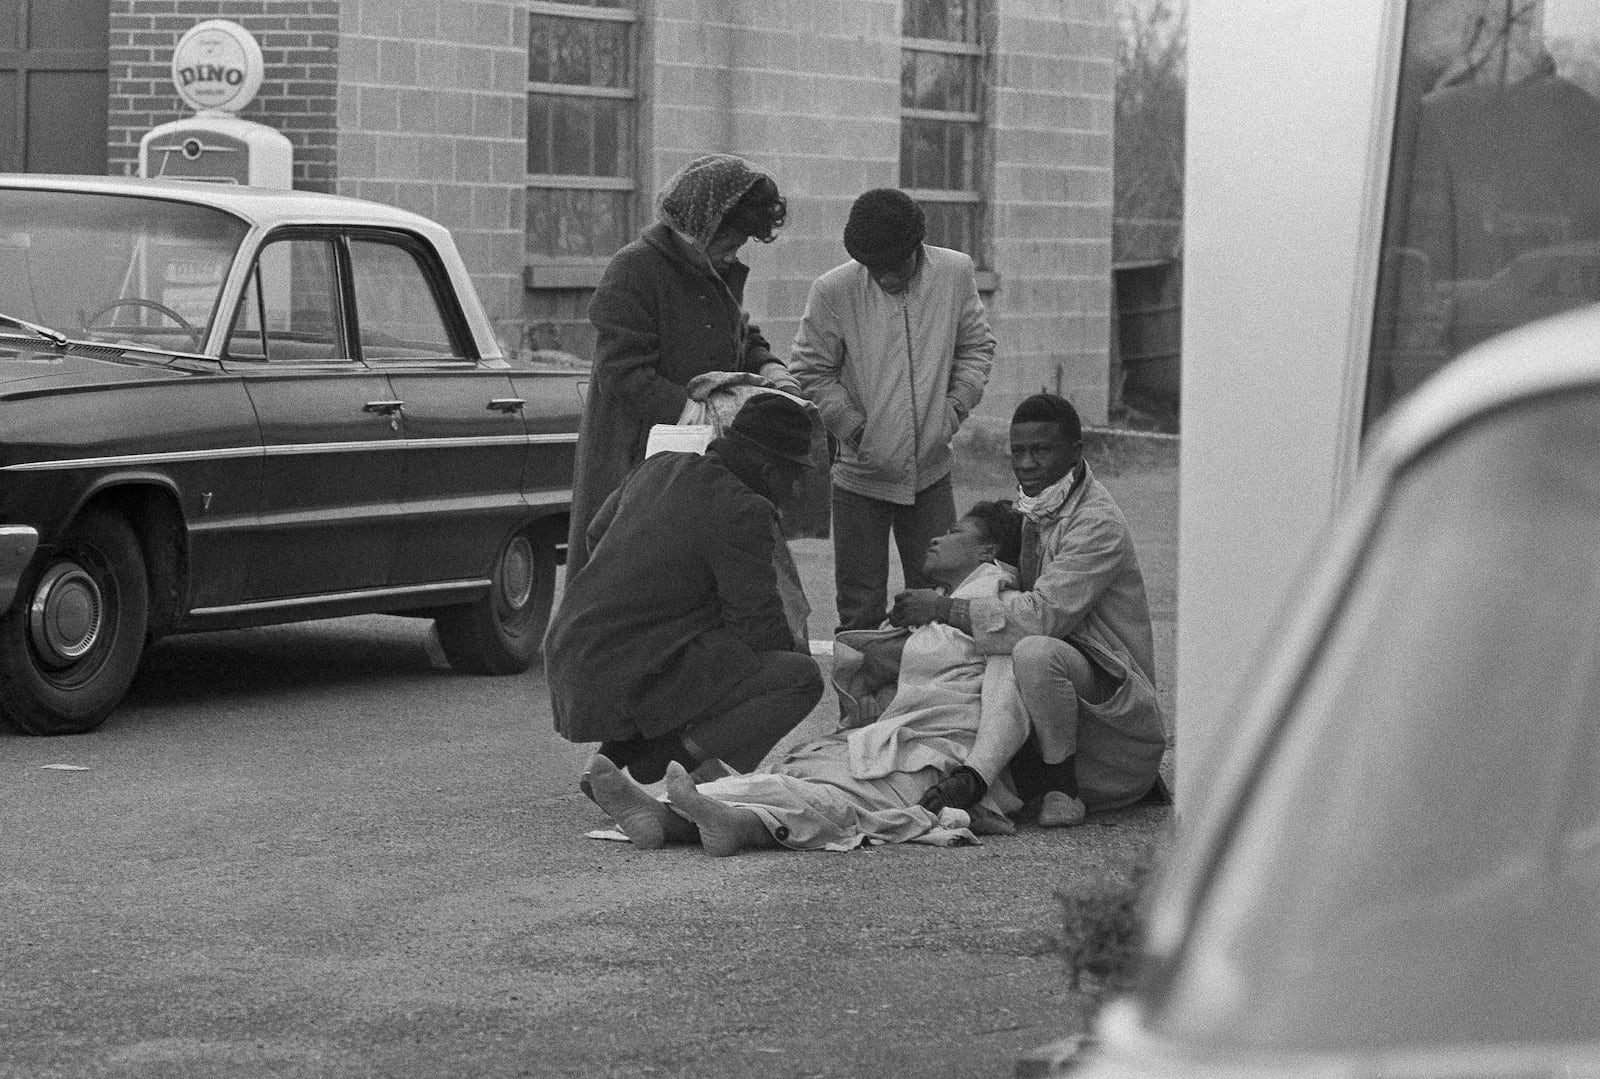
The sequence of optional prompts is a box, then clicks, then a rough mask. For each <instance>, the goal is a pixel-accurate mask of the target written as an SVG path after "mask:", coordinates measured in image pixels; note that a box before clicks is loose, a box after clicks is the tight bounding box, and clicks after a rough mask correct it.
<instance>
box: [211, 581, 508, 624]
mask: <svg viewBox="0 0 1600 1079" xmlns="http://www.w3.org/2000/svg"><path fill="white" fill-rule="evenodd" d="M492 583H493V582H492V581H490V580H489V578H487V577H469V578H466V579H465V580H459V581H441V582H436V583H434V584H410V585H402V586H400V587H398V588H358V589H356V590H355V591H353V592H323V593H321V594H319V595H315V596H290V597H288V598H286V599H258V600H251V601H250V602H249V603H230V604H228V605H227V606H226V607H196V608H195V609H194V610H192V611H190V612H189V617H190V618H215V617H218V616H223V615H234V614H248V613H250V612H252V611H275V610H276V611H281V610H293V609H295V608H298V607H318V606H322V605H324V604H330V603H344V602H346V601H349V600H359V599H372V598H373V597H375V596H419V597H420V596H428V595H433V594H435V593H439V592H459V591H460V590H461V589H463V588H488V587H489V586H490V585H491V584H492Z"/></svg>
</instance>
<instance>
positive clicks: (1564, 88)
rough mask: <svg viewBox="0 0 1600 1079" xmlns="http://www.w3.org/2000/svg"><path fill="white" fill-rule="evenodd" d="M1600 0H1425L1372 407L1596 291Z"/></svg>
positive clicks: (1377, 337)
mask: <svg viewBox="0 0 1600 1079" xmlns="http://www.w3.org/2000/svg"><path fill="white" fill-rule="evenodd" d="M1597 93H1600V0H1545V2H1544V3H1543V4H1531V3H1517V4H1513V5H1507V4H1506V3H1505V2H1504V0H1431V2H1427V3H1424V2H1421V0H1413V3H1412V4H1411V5H1410V7H1409V9H1408V12H1407V20H1406V38H1405V51H1404V56H1403V58H1402V62H1401V72H1400V97H1399V101H1398V107H1397V110H1396V116H1397V120H1396V126H1395V132H1394V153H1393V169H1392V172H1391V176H1390V181H1389V196H1388V209H1387V216H1386V220H1385V226H1384V240H1383V249H1382V255H1381V261H1380V263H1379V279H1378V296H1377V304H1376V310H1375V312H1374V324H1373V334H1372V356H1371V368H1370V371H1369V376H1368V385H1367V421H1368V422H1369V423H1370V422H1371V421H1372V420H1374V419H1375V418H1376V417H1378V416H1379V415H1381V414H1382V413H1384V412H1385V411H1387V410H1388V409H1389V408H1390V407H1391V406H1392V405H1393V404H1394V402H1395V401H1396V400H1398V399H1399V398H1400V397H1401V396H1403V395H1404V394H1406V393H1408V392H1409V391H1410V390H1412V389H1413V388H1415V387H1416V386H1417V384H1418V383H1420V382H1421V381H1422V380H1423V379H1425V378H1426V377H1427V376H1428V375H1430V374H1432V373H1433V372H1434V371H1436V370H1438V369H1439V368H1440V367H1441V366H1443V364H1444V363H1445V362H1446V361H1448V360H1449V359H1451V358H1452V357H1454V356H1456V355H1458V354H1460V353H1461V352H1462V351H1463V350H1465V349H1467V348H1470V347H1471V346H1472V345H1475V344H1477V343H1479V342H1481V341H1485V340H1487V339H1489V338H1491V337H1494V336H1496V335H1497V334H1500V333H1502V332H1504V331H1506V330H1508V329H1511V328H1512V327H1514V326H1517V325H1520V324H1522V323H1524V322H1528V321H1531V320H1533V319H1537V318H1542V317H1545V316H1547V315H1552V314H1556V313H1557V312H1560V311H1564V310H1567V309H1569V308H1572V307H1577V306H1580V305H1583V304H1588V303H1593V302H1595V301H1596V300H1600V184H1596V183H1595V182H1594V177H1595V176H1596V175H1597V174H1600V100H1597V98H1596V94H1597Z"/></svg>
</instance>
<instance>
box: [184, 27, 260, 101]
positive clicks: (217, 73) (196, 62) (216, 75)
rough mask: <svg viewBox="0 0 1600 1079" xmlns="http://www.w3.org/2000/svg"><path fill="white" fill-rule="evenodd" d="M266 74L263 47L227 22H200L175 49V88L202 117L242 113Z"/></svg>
mask: <svg viewBox="0 0 1600 1079" xmlns="http://www.w3.org/2000/svg"><path fill="white" fill-rule="evenodd" d="M265 70H266V64H265V62H264V61H263V59H262V56H261V45H260V44H259V43H258V42H257V41H256V39H255V37H254V36H252V35H251V33H250V31H248V30H246V29H245V28H244V27H242V26H240V25H239V24H238V23H236V22H231V21H229V20H227V19H207V20H206V21H205V22H201V23H196V24H195V25H194V26H192V27H190V28H189V30H188V32H187V33H185V34H184V35H183V37H181V38H179V39H178V45H177V48H175V49H173V50H172V85H173V86H175V87H177V90H178V96H180V97H182V98H183V100H184V101H185V102H187V103H188V104H189V105H190V106H191V107H192V108H194V109H196V110H198V111H201V112H206V111H210V110H222V111H225V112H238V111H239V110H240V109H242V108H244V107H245V106H246V105H248V104H250V102H251V101H253V100H254V99H255V96H256V91H258V90H260V89H261V78H262V75H263V74H265Z"/></svg>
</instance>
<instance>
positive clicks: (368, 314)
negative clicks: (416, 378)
mask: <svg viewBox="0 0 1600 1079" xmlns="http://www.w3.org/2000/svg"><path fill="white" fill-rule="evenodd" d="M350 257H351V263H352V269H353V271H354V274H355V292H356V322H357V325H359V326H360V327H361V356H362V358H363V359H366V360H430V359H462V358H464V357H463V356H462V354H461V351H460V350H459V349H457V348H456V347H455V346H454V345H453V344H452V342H451V335H450V331H449V329H448V323H447V322H446V320H445V316H444V312H443V311H441V310H440V309H439V298H438V296H437V295H436V294H435V293H434V290H433V288H432V286H431V285H430V284H429V283H428V275H427V272H426V270H425V269H424V268H423V266H422V264H421V263H420V262H419V261H418V260H417V257H416V255H415V253H413V252H412V251H410V250H408V249H407V248H404V247H401V246H400V245H399V244H390V243H382V242H379V241H375V240H357V241H355V242H353V243H352V244H351V245H350Z"/></svg>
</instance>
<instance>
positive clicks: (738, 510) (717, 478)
mask: <svg viewBox="0 0 1600 1079" xmlns="http://www.w3.org/2000/svg"><path fill="white" fill-rule="evenodd" d="M776 513H777V511H776V510H775V509H774V508H773V505H772V503H771V502H769V501H767V500H766V499H765V498H763V497H762V496H761V495H759V494H757V493H756V492H755V491H754V490H752V489H751V488H750V487H749V486H747V485H746V484H745V483H744V482H743V481H741V480H740V479H739V478H738V477H737V476H735V475H734V474H733V473H732V472H731V471H730V470H729V469H728V468H727V466H726V465H725V464H724V463H723V461H722V459H721V457H720V456H719V454H718V452H717V449H716V444H715V443H713V444H712V448H711V449H710V450H708V451H707V452H706V454H705V455H704V456H701V455H699V454H693V453H658V454H656V455H655V456H654V457H651V458H649V459H648V460H646V461H645V462H644V463H643V464H641V465H640V466H639V467H638V468H637V469H635V470H634V472H633V473H632V474H631V475H629V476H628V478H627V480H626V481H625V482H624V483H623V485H622V486H621V487H620V488H618V490H617V491H616V493H615V495H613V496H612V497H611V498H610V499H608V500H607V501H606V504H605V505H604V506H603V507H602V508H601V510H600V512H599V513H598V514H596V516H595V519H594V522H593V525H592V527H591V529H590V539H591V542H592V547H591V551H592V554H591V557H590V559H589V561H588V563H587V564H586V565H585V566H584V567H583V568H582V569H581V570H579V571H578V572H577V573H576V574H575V575H573V576H572V577H570V578H569V579H568V581H567V590H566V594H565V596H564V597H563V598H562V602H561V607H560V609H559V610H557V611H556V614H555V617H554V618H553V619H552V620H551V622H550V629H549V632H548V633H547V634H546V636H545V644H544V653H545V672H546V676H547V680H548V682H549V684H550V700H551V705H552V709H553V711H554V713H555V725H556V730H557V731H559V732H560V733H561V735H562V737H564V738H567V739H568V740H570V741H573V742H598V741H605V740H608V739H626V738H632V737H635V736H637V735H644V736H646V737H654V736H656V735H660V734H664V733H666V732H668V731H672V730H679V729H681V728H683V727H685V726H687V725H689V724H690V723H692V722H693V721H695V720H697V719H699V718H701V717H702V716H704V715H707V714H709V712H710V710H711V708H712V707H714V706H715V705H716V703H717V702H718V701H719V700H720V699H721V698H722V697H723V696H724V695H725V694H726V693H727V692H728V691H729V690H730V689H731V688H732V687H733V686H734V685H735V684H736V683H737V682H739V681H740V680H742V679H744V678H746V677H748V676H749V675H751V674H752V673H754V671H755V669H756V665H757V661H756V653H758V652H775V651H789V650H793V648H794V638H793V637H792V636H791V635H790V631H789V625H788V622H787V621H785V619H784V614H783V604H782V602H781V601H780V599H779V598H778V586H777V580H776V577H775V576H774V572H773V567H772V547H773V543H774V535H775V533H774V528H773V524H774V521H775V520H776Z"/></svg>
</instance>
